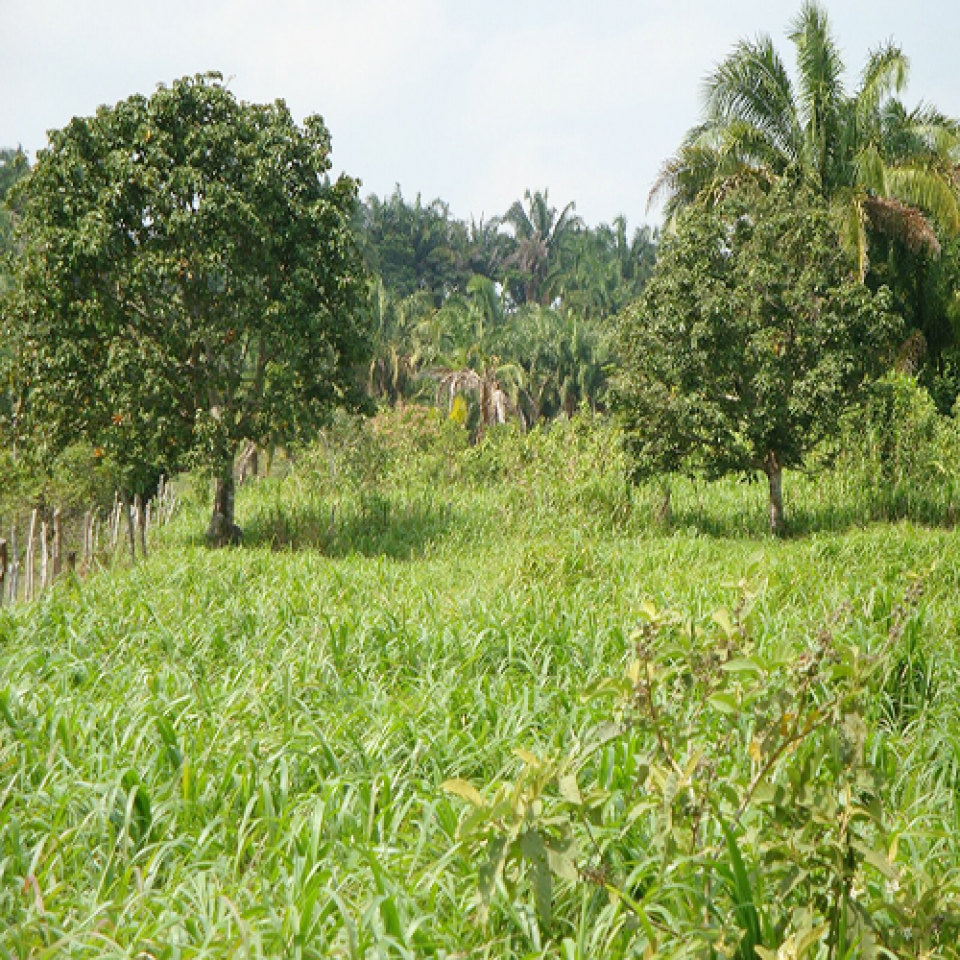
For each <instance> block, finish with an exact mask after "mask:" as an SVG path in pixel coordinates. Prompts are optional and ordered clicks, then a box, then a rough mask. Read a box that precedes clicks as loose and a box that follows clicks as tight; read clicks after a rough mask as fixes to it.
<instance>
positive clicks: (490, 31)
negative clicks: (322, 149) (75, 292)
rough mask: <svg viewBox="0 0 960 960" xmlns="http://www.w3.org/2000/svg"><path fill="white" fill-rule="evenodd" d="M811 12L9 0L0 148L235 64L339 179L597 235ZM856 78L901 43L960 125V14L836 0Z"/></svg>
mask: <svg viewBox="0 0 960 960" xmlns="http://www.w3.org/2000/svg"><path fill="white" fill-rule="evenodd" d="M799 6H800V3H799V0H791V2H783V0H725V2H720V0H673V2H667V0H632V2H629V0H592V2H581V0H486V2H476V0H351V2H345V0H272V2H269V0H162V2H161V0H152V2H142V0H0V145H9V146H16V145H17V144H20V145H22V146H23V147H24V148H25V149H27V150H28V151H30V152H31V153H34V152H35V151H36V150H37V149H39V148H40V147H42V146H43V145H44V144H45V142H46V131H47V130H48V129H51V128H56V127H60V126H62V125H64V124H65V123H67V122H68V121H69V120H70V118H71V117H73V116H74V115H77V114H81V115H84V114H90V113H92V112H93V111H95V110H96V108H97V106H98V105H99V104H101V103H115V102H116V101H117V100H120V99H122V98H124V97H126V96H128V95H130V94H131V93H134V92H139V93H145V94H149V93H150V92H151V91H152V90H153V89H154V88H155V86H156V84H157V83H160V82H169V81H170V80H172V79H174V78H175V77H178V76H182V75H184V74H190V73H197V72H203V71H208V70H218V71H220V72H221V73H223V74H224V75H225V77H227V78H229V82H230V87H231V89H232V90H234V92H235V93H237V94H238V95H239V96H240V97H242V98H244V99H247V100H259V101H267V100H273V99H276V98H283V99H285V100H286V101H287V102H288V103H289V104H290V107H291V109H292V110H293V112H294V114H295V115H296V116H297V117H298V118H302V117H303V116H305V115H306V114H309V113H319V114H321V115H322V116H323V117H324V118H325V119H326V121H327V125H328V127H329V128H330V131H331V133H332V136H333V145H334V156H333V159H334V169H335V171H337V172H339V171H340V170H345V171H346V172H348V173H350V174H352V175H354V176H358V177H360V178H361V179H362V180H363V193H364V195H366V194H368V193H370V192H371V191H372V192H376V193H379V194H383V193H385V192H389V191H391V190H392V189H393V186H394V184H397V183H399V184H400V185H401V187H402V188H403V192H404V194H405V195H406V196H409V197H413V196H415V195H416V194H417V193H418V192H419V193H421V194H422V195H423V197H424V199H425V200H428V199H432V198H434V197H441V198H443V199H444V200H447V201H448V202H449V203H450V205H451V207H452V209H453V212H454V213H455V214H456V215H458V216H460V217H469V216H471V215H472V216H475V217H480V216H481V215H485V216H487V217H490V216H493V215H495V214H498V213H502V212H503V211H504V210H505V209H506V208H507V207H508V206H509V204H510V203H511V202H512V201H513V200H515V199H517V198H519V197H520V196H522V194H523V191H524V190H525V189H526V188H528V187H529V188H533V189H542V188H548V189H549V191H550V198H551V201H553V202H555V203H556V204H557V205H562V204H564V203H566V202H567V201H569V200H575V201H576V204H577V211H578V212H579V213H580V214H581V215H582V216H584V217H585V218H586V219H587V221H588V222H590V223H598V222H600V221H609V220H611V219H612V218H613V217H615V216H616V215H617V214H619V213H624V214H626V215H627V217H628V218H629V220H630V222H631V223H634V224H636V223H639V222H641V221H643V220H655V219H656V214H655V213H651V214H649V215H648V214H647V212H646V198H647V194H648V192H649V190H650V186H651V183H652V181H653V179H654V178H655V176H656V173H657V170H658V169H659V167H660V164H661V163H662V162H663V160H664V159H665V158H666V157H667V156H669V155H670V154H671V153H672V152H673V151H674V150H675V148H676V146H677V144H678V142H679V140H680V138H681V136H682V135H683V132H684V131H685V130H686V129H687V128H688V127H689V126H691V125H692V124H693V123H694V122H695V121H696V120H697V117H698V111H699V92H700V84H701V81H702V79H703V77H704V75H705V74H706V73H707V72H708V71H709V70H710V68H711V67H712V66H713V65H714V64H715V63H716V62H717V61H718V60H719V59H721V58H722V57H723V56H724V55H725V54H726V53H727V52H728V51H729V50H730V48H731V47H732V45H733V44H734V43H735V42H736V41H737V40H738V39H740V38H742V37H748V36H755V35H756V34H758V33H769V34H771V35H772V36H773V38H774V40H775V41H776V43H777V45H778V47H779V49H780V50H781V52H782V53H783V55H784V56H785V57H786V58H787V60H788V62H789V63H791V65H792V52H793V50H792V45H790V43H789V41H788V40H787V39H786V37H785V34H786V30H787V25H788V23H789V21H790V20H791V19H792V17H793V16H794V15H795V14H796V12H797V10H798V9H799ZM828 9H829V10H830V14H831V17H832V20H833V23H834V26H835V30H836V34H837V36H838V39H839V41H840V45H841V49H842V50H843V53H844V57H845V60H846V63H847V65H848V68H849V69H850V70H851V78H852V79H855V77H856V74H857V73H858V72H859V70H860V68H861V66H862V65H863V61H864V58H865V56H866V54H867V51H868V50H870V49H871V48H872V47H875V46H876V45H877V44H879V43H880V42H881V41H883V40H886V39H889V38H893V39H894V40H896V41H897V42H899V43H900V44H901V46H902V47H903V48H904V51H905V52H906V53H907V55H908V56H909V57H910V59H911V61H912V75H911V82H910V85H909V87H908V89H907V93H906V100H907V102H908V103H911V104H913V103H915V102H916V101H918V100H927V101H931V102H933V103H935V104H936V105H937V106H939V107H940V108H941V109H942V110H944V111H945V112H947V113H950V114H952V115H956V116H960V82H958V81H960V66H958V50H960V3H958V2H957V0H914V2H911V3H907V2H904V0H896V2H895V0H844V2H839V0H837V2H834V3H832V4H829V5H828Z"/></svg>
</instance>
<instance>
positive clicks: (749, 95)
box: [651, 0, 960, 276]
mask: <svg viewBox="0 0 960 960" xmlns="http://www.w3.org/2000/svg"><path fill="white" fill-rule="evenodd" d="M789 38H790V40H791V41H792V42H793V44H794V47H795V49H796V63H797V70H796V82H794V81H793V80H792V79H791V77H790V75H789V73H788V71H787V69H786V67H785V65H784V63H783V61H782V60H781V58H780V56H779V54H778V53H777V51H776V50H775V48H774V46H773V42H772V41H771V40H770V38H769V37H767V36H761V37H759V38H757V39H756V40H743V41H741V42H740V43H738V44H737V46H736V47H735V48H734V49H733V51H732V52H731V53H730V55H729V56H728V57H727V58H726V59H725V60H723V61H722V62H721V63H720V64H719V65H718V66H717V67H716V68H715V69H714V71H713V72H712V73H711V74H710V75H709V76H708V77H707V79H706V81H705V84H704V119H703V121H702V122H701V123H700V124H699V125H698V126H696V127H694V128H693V129H692V130H690V131H689V132H688V134H687V135H686V137H685V138H684V140H683V143H682V144H681V146H680V149H679V151H678V152H677V154H676V155H675V156H674V157H672V158H671V159H670V160H668V161H667V163H666V164H665V165H664V167H663V169H662V171H661V173H660V176H659V177H658V179H657V182H656V183H655V184H654V188H653V190H652V191H651V200H654V199H657V198H662V199H664V200H665V213H666V216H667V218H668V220H672V219H673V218H674V217H675V216H676V214H677V213H678V212H679V211H680V210H681V209H682V208H683V207H685V206H687V205H688V204H690V203H692V202H695V201H702V200H705V201H707V202H712V201H715V200H717V199H719V198H721V197H722V196H723V195H724V194H725V193H726V192H728V191H729V190H730V189H731V188H733V187H735V186H736V185H737V184H739V183H742V182H744V181H753V182H758V183H760V184H762V185H768V184H770V183H772V182H773V181H774V180H776V179H778V178H779V177H781V176H783V175H784V174H785V173H787V172H788V171H798V172H799V173H800V174H801V176H802V177H803V178H804V179H805V180H807V181H808V182H810V183H811V184H812V185H813V186H814V187H815V189H817V190H818V191H819V192H820V193H821V194H822V195H823V196H824V197H826V198H827V199H828V200H829V201H831V203H832V204H833V205H834V206H835V209H836V212H837V216H838V222H839V224H840V227H841V237H842V239H843V240H844V242H845V243H846V244H847V245H848V246H849V247H850V248H851V250H852V251H854V252H855V253H856V256H857V259H858V263H859V268H860V274H861V276H863V275H864V274H865V273H866V270H867V265H868V264H867V239H868V233H869V231H870V230H875V231H877V232H880V233H884V234H887V235H890V236H895V237H897V238H898V239H900V240H902V241H904V242H905V243H907V244H908V246H910V247H911V249H913V250H922V249H926V250H928V251H930V252H933V253H936V252H938V251H939V246H938V242H937V237H936V233H935V231H934V223H936V224H938V225H939V226H941V227H942V228H943V229H945V230H947V231H948V232H951V233H955V232H957V231H958V230H960V195H958V186H960V178H958V167H957V161H958V147H960V127H958V125H957V123H956V122H955V121H954V120H951V119H949V118H947V117H945V116H944V115H943V114H941V113H939V112H938V111H937V110H935V109H933V108H931V107H929V106H924V105H921V106H919V107H917V108H915V109H913V110H908V109H907V108H906V107H905V106H904V105H903V103H902V102H901V101H900V100H899V99H898V94H900V93H901V91H902V90H903V88H904V87H905V85H906V80H907V75H908V73H909V62H908V60H907V58H906V57H905V56H904V54H903V52H902V51H901V50H900V48H899V47H897V46H895V45H894V44H892V43H887V44H884V45H883V46H881V47H879V48H878V49H876V50H874V51H873V52H872V53H871V54H870V55H869V57H868V59H867V64H866V66H865V67H864V70H863V73H862V75H861V78H860V82H859V85H858V86H857V88H856V90H855V91H854V92H852V93H848V92H847V90H846V89H845V87H844V83H843V74H844V65H843V61H842V59H841V57H840V53H839V50H838V48H837V45H836V43H835V42H834V39H833V36H832V33H831V30H830V23H829V20H828V18H827V15H826V13H825V12H824V11H823V9H822V8H821V7H820V6H818V5H817V4H816V3H814V2H810V0H808V2H807V3H805V4H804V6H803V8H802V9H801V11H800V14H799V15H798V16H797V18H796V20H795V21H794V22H793V24H792V26H791V30H790V33H789Z"/></svg>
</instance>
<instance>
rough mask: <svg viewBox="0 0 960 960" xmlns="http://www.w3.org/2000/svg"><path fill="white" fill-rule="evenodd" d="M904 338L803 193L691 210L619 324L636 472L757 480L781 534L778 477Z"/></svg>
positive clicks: (819, 207)
mask: <svg viewBox="0 0 960 960" xmlns="http://www.w3.org/2000/svg"><path fill="white" fill-rule="evenodd" d="M900 328H901V323H900V320H899V318H897V317H896V316H895V315H894V314H893V313H892V312H891V311H890V310H889V296H888V293H887V291H886V290H881V291H880V292H878V293H876V294H875V293H872V292H871V291H870V290H869V289H868V288H867V287H865V286H864V285H863V284H862V283H860V282H858V281H857V280H856V279H855V277H854V271H853V265H852V263H851V261H850V260H849V258H848V257H847V256H846V255H845V254H844V253H843V252H842V251H841V250H840V249H839V248H838V247H837V244H836V234H835V231H834V229H833V220H832V218H831V216H830V212H829V209H828V207H827V205H826V203H825V202H824V201H823V200H822V199H821V198H819V197H818V196H817V194H816V193H815V192H814V191H812V190H811V189H810V188H809V187H803V186H802V185H800V184H798V183H791V182H789V181H783V182H782V183H781V184H779V185H778V186H777V187H776V188H775V189H774V190H773V191H772V192H770V193H768V194H764V193H762V192H759V191H755V190H747V189H744V190H741V191H738V192H736V193H734V194H733V195H729V196H728V197H727V198H726V199H725V200H724V201H723V202H722V203H720V204H718V205H715V206H713V207H708V206H706V205H704V204H697V205H694V206H692V207H690V208H688V209H687V210H686V211H685V212H684V213H683V214H682V215H681V217H680V219H679V222H678V225H677V230H676V233H675V234H674V235H672V236H671V237H669V238H668V239H667V240H666V241H665V243H664V245H663V247H662V250H661V254H660V259H659V261H658V264H657V267H656V270H655V272H654V276H653V278H652V279H651V280H650V282H649V284H648V285H647V287H646V290H645V291H644V294H643V296H642V298H641V299H640V300H639V301H638V302H637V303H636V305H635V306H634V307H632V308H630V309H628V310H627V311H626V312H625V313H624V315H623V317H622V320H621V323H620V328H619V335H618V340H619V344H618V345H619V349H620V354H621V361H622V371H621V375H620V382H619V386H618V402H619V406H620V408H621V410H622V413H623V417H624V420H625V426H626V437H627V444H628V448H629V451H630V454H631V456H632V460H633V464H634V469H635V473H636V475H637V476H638V477H643V476H649V475H656V474H663V473H667V474H668V473H671V472H678V471H684V472H686V471H693V472H700V473H703V474H705V475H707V476H708V477H716V476H720V475H723V474H726V473H731V472H742V473H755V472H758V471H759V472H762V473H763V474H765V475H766V477H767V479H768V482H769V493H770V529H771V531H772V532H773V533H775V534H780V533H782V531H783V529H784V513H783V500H782V479H783V470H784V468H785V467H799V466H801V465H802V464H803V463H804V458H805V456H806V454H807V453H808V452H809V451H810V450H811V449H812V448H813V447H814V446H815V445H817V444H818V443H820V442H821V441H822V440H823V439H824V438H825V437H827V436H830V435H831V434H832V433H833V432H834V431H835V430H836V428H837V425H838V422H839V419H840V413H841V412H842V411H843V409H844V408H845V407H847V406H848V405H849V404H851V403H852V402H854V401H855V400H856V399H857V397H858V393H859V392H860V390H861V387H862V385H863V384H864V382H865V381H866V380H867V379H868V378H869V377H870V376H871V375H873V374H876V373H878V372H879V371H880V370H881V369H882V368H883V365H884V362H885V361H886V359H887V356H888V351H889V350H890V349H891V347H892V345H893V344H894V343H895V340H896V337H897V336H898V335H899V333H900Z"/></svg>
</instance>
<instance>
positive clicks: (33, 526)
mask: <svg viewBox="0 0 960 960" xmlns="http://www.w3.org/2000/svg"><path fill="white" fill-rule="evenodd" d="M36 537H37V510H36V508H34V511H33V513H31V514H30V534H29V536H28V538H27V558H26V567H27V575H26V577H25V578H24V592H25V594H26V596H25V599H26V600H32V599H33V590H34V585H35V581H34V569H33V567H34V562H35V561H34V547H33V545H34V542H35V541H36Z"/></svg>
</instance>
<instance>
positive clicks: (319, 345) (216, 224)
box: [5, 75, 367, 490]
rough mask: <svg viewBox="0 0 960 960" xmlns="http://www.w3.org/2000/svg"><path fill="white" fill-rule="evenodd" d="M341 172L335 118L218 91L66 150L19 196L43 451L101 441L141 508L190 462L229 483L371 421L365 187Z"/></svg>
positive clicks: (14, 328)
mask: <svg viewBox="0 0 960 960" xmlns="http://www.w3.org/2000/svg"><path fill="white" fill-rule="evenodd" d="M329 153H330V138H329V135H328V133H327V130H326V128H325V127H324V125H323V122H322V121H321V120H320V118H318V117H311V118H308V119H307V120H306V121H305V122H304V125H303V126H302V127H300V126H297V125H296V124H295V123H294V121H293V119H292V117H291V115H290V112H289V110H288V109H287V107H286V106H285V105H284V104H283V103H282V102H281V101H278V102H277V103H275V104H272V105H268V106H260V105H255V104H248V103H244V102H241V101H238V100H237V99H236V97H234V96H233V94H231V93H230V92H229V91H228V90H227V88H226V87H225V86H224V85H223V84H222V82H221V81H220V78H219V77H217V76H215V75H205V76H198V77H195V78H187V79H182V80H178V81H176V82H175V83H173V84H172V85H171V86H170V87H160V88H159V89H158V90H157V91H156V93H154V94H153V96H151V97H149V98H146V97H141V96H133V97H130V98H129V99H127V100H125V101H122V102H121V103H118V104H117V105H115V106H113V107H104V108H101V109H100V111H98V113H97V114H96V116H94V117H89V118H75V119H74V120H73V121H71V123H70V124H69V125H68V126H67V127H66V128H64V129H63V130H59V131H55V132H54V133H52V134H51V140H50V147H49V148H48V149H47V150H44V151H41V152H40V154H39V155H38V157H37V163H36V166H35V168H34V171H33V174H32V175H31V177H30V178H28V179H27V180H26V181H25V182H24V185H23V187H22V189H20V191H19V194H18V196H19V203H20V205H21V207H22V220H21V225H20V236H21V237H22V240H23V245H24V246H23V251H22V253H21V255H20V257H19V258H18V260H17V263H16V273H15V280H16V284H15V289H14V291H13V294H12V296H11V298H10V301H9V303H8V304H7V308H6V311H5V317H6V325H5V338H6V339H7V342H8V343H10V344H11V345H12V347H11V348H12V349H13V351H14V353H15V356H14V375H15V378H16V383H17V388H18V391H19V397H20V399H21V400H22V402H23V404H24V409H25V414H26V415H27V416H28V417H29V425H30V426H31V427H32V429H33V432H34V438H33V439H34V442H35V443H41V444H46V445H48V447H49V449H50V450H51V451H57V450H60V449H63V448H64V447H65V446H67V445H68V444H70V443H73V442H76V441H77V440H78V439H84V440H87V441H88V442H90V443H93V444H95V445H97V446H98V447H102V448H103V449H104V451H105V452H106V453H107V455H108V456H109V457H110V458H111V459H112V460H113V461H114V462H116V463H117V464H118V466H119V467H120V468H121V470H122V472H123V480H124V484H125V486H126V487H127V488H128V489H130V490H141V489H144V488H149V485H150V483H151V481H152V480H154V479H155V478H156V475H157V474H158V472H159V471H161V470H165V471H168V472H169V471H172V470H173V469H176V468H179V467H181V466H182V465H183V464H185V463H188V462H192V463H202V464H207V465H209V466H210V467H211V468H212V469H214V470H215V471H216V472H217V474H218V475H219V476H224V475H225V474H229V471H230V469H231V465H232V462H233V457H234V455H235V453H236V451H237V449H238V447H239V444H240V443H241V442H242V441H243V440H254V441H256V442H258V443H262V444H267V443H273V442H290V441H293V440H295V439H298V438H301V437H303V436H305V435H306V434H308V433H309V432H311V431H313V430H315V429H316V426H317V424H318V423H320V422H322V421H323V419H324V418H325V417H326V416H327V415H328V413H329V410H330V408H331V407H332V406H334V405H337V404H343V403H354V402H357V400H358V395H357V391H356V390H355V378H354V373H355V368H356V366H357V364H358V363H359V362H360V361H362V360H363V359H364V357H365V354H366V350H367V333H366V330H365V329H364V327H363V325H362V323H361V322H360V320H359V319H358V316H359V314H358V305H359V301H360V298H361V295H362V292H363V283H364V279H363V275H362V268H361V263H360V258H359V253H358V251H357V248H356V244H355V242H354V239H353V235H352V232H351V228H350V217H351V215H352V210H353V206H354V203H355V198H356V184H355V182H354V181H352V180H350V179H349V178H347V177H343V178H341V179H340V180H339V181H337V183H335V184H333V185H331V184H329V183H328V182H327V181H326V180H325V177H326V174H327V171H328V170H329V168H330V159H329ZM23 425H24V424H21V426H23Z"/></svg>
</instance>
